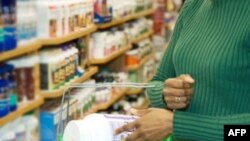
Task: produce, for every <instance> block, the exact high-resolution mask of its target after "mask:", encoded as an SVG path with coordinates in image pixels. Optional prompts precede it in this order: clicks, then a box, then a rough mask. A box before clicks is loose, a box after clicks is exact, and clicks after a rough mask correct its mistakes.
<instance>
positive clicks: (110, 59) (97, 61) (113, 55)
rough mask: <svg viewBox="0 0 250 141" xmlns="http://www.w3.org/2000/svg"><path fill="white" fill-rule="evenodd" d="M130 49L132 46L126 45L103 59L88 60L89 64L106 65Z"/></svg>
mask: <svg viewBox="0 0 250 141" xmlns="http://www.w3.org/2000/svg"><path fill="white" fill-rule="evenodd" d="M131 48H132V45H131V44H130V45H127V46H126V47H123V48H121V49H119V50H117V51H115V52H114V53H113V54H112V55H110V56H108V57H106V58H103V59H93V58H92V59H90V64H92V65H100V64H106V63H108V62H110V61H112V60H114V59H115V58H117V57H119V56H120V55H121V54H123V53H125V52H126V51H128V50H129V49H131Z"/></svg>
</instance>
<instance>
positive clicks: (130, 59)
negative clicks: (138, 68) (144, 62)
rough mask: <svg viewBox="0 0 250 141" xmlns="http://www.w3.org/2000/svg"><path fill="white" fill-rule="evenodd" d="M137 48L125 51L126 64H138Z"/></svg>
mask: <svg viewBox="0 0 250 141" xmlns="http://www.w3.org/2000/svg"><path fill="white" fill-rule="evenodd" d="M137 55H138V50H131V51H128V52H127V53H126V65H127V66H133V65H138V64H139V60H138V57H137Z"/></svg>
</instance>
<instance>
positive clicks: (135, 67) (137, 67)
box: [126, 53, 155, 71]
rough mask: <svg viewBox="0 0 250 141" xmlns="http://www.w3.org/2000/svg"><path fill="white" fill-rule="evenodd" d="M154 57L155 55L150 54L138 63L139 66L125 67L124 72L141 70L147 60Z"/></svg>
mask: <svg viewBox="0 0 250 141" xmlns="http://www.w3.org/2000/svg"><path fill="white" fill-rule="evenodd" d="M154 57H155V54H154V53H151V54H149V55H147V56H146V57H144V58H143V59H142V60H141V61H140V64H138V65H133V66H127V68H126V70H128V71H133V70H137V69H139V68H141V67H142V66H143V65H144V64H145V63H146V62H148V61H149V60H151V59H153V58H154Z"/></svg>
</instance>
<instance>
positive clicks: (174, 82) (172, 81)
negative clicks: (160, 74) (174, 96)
mask: <svg viewBox="0 0 250 141" xmlns="http://www.w3.org/2000/svg"><path fill="white" fill-rule="evenodd" d="M183 82H184V81H183V80H181V79H176V78H169V79H167V80H166V81H165V87H170V88H176V89H183V87H184V83H183Z"/></svg>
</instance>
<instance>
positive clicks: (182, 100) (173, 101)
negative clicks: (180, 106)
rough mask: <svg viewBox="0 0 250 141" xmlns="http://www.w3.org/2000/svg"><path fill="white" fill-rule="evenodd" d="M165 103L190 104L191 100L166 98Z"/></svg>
mask: <svg viewBox="0 0 250 141" xmlns="http://www.w3.org/2000/svg"><path fill="white" fill-rule="evenodd" d="M164 99H165V101H167V102H168V103H188V101H189V99H188V98H187V97H186V96H182V97H175V96H166V97H165V98H164Z"/></svg>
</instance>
